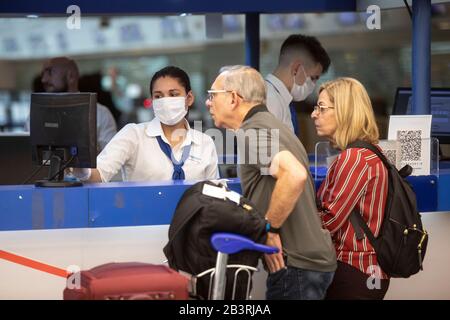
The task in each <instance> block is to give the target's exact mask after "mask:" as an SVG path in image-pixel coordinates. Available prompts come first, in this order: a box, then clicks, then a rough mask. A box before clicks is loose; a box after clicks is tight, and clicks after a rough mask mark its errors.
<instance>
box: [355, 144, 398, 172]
mask: <svg viewBox="0 0 450 320" xmlns="http://www.w3.org/2000/svg"><path fill="white" fill-rule="evenodd" d="M350 148H364V149H368V150H370V151H372V152H373V153H375V154H376V155H377V157H378V158H380V160H381V161H382V162H383V164H384V166H385V167H386V168H388V169H389V168H390V166H391V163H390V162H389V160H388V159H387V158H386V156H385V155H384V154H383V152H381V151H380V150H379V149H378V148H377V147H375V146H374V145H373V144H371V143H369V142H366V141H362V140H356V141H354V142H352V143H350V144H349V145H348V146H347V149H350Z"/></svg>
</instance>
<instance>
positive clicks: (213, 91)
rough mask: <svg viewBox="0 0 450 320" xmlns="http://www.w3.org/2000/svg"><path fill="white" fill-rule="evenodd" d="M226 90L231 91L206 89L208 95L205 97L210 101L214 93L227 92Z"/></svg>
mask: <svg viewBox="0 0 450 320" xmlns="http://www.w3.org/2000/svg"><path fill="white" fill-rule="evenodd" d="M227 92H233V91H231V90H208V95H207V96H206V99H207V100H209V101H212V100H213V99H214V96H215V94H216V93H227Z"/></svg>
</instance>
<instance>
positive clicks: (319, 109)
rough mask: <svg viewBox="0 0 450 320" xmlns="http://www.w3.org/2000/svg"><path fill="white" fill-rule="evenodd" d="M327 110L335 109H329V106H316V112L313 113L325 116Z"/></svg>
mask: <svg viewBox="0 0 450 320" xmlns="http://www.w3.org/2000/svg"><path fill="white" fill-rule="evenodd" d="M327 109H334V107H328V106H314V111H313V112H317V113H319V114H324V113H325V112H326V111H327Z"/></svg>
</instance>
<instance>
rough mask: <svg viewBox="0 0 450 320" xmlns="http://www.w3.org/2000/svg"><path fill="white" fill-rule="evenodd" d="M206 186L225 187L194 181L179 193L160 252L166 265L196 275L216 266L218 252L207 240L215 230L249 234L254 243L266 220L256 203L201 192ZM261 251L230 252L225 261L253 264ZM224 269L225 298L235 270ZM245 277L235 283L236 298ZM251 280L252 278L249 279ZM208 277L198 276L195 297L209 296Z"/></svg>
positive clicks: (262, 236) (264, 235) (240, 296)
mask: <svg viewBox="0 0 450 320" xmlns="http://www.w3.org/2000/svg"><path fill="white" fill-rule="evenodd" d="M205 185H211V186H214V187H222V188H223V189H224V190H228V189H227V188H226V187H224V186H221V185H220V184H219V185H218V184H215V183H213V182H211V181H202V182H197V183H196V184H194V185H193V186H191V187H189V188H188V189H187V190H186V191H185V192H184V193H183V195H182V197H181V199H180V201H179V202H178V205H177V207H176V209H175V213H174V215H173V218H172V222H171V224H170V227H169V242H168V243H167V244H166V246H165V247H164V249H163V251H164V254H165V255H166V257H167V259H168V262H169V266H170V267H171V268H172V269H175V270H177V271H178V270H182V271H184V272H188V273H190V274H192V275H197V274H199V273H201V272H203V271H205V270H207V269H210V268H213V267H215V265H216V258H217V252H216V251H215V250H214V249H213V247H212V245H211V242H210V239H211V235H212V234H213V233H215V232H231V233H236V234H240V235H242V236H245V237H248V238H250V239H251V240H253V241H255V242H257V243H265V242H266V239H267V232H266V221H265V219H264V217H263V215H262V214H260V213H259V212H258V210H257V209H256V207H255V205H254V204H252V203H251V202H250V201H249V200H247V199H246V198H244V197H240V199H239V204H237V203H235V202H233V201H231V200H230V199H228V198H215V197H211V196H208V195H205V194H203V188H204V186H205ZM261 256H262V253H260V252H256V251H249V250H244V251H241V252H239V253H236V254H232V255H230V256H229V258H228V264H234V265H236V264H240V265H247V266H252V267H256V266H257V265H258V259H259V258H260V257H261ZM235 271H236V270H233V269H229V270H228V271H227V279H228V280H229V281H227V283H226V291H225V299H231V298H232V292H233V280H234V272H235ZM248 280H249V279H248V276H247V275H246V273H245V272H241V273H240V274H239V277H238V281H237V286H236V295H235V299H237V300H242V299H245V298H246V294H247V283H248ZM250 280H251V279H250ZM209 287H210V277H209V275H208V276H206V277H202V278H199V279H197V283H196V298H200V299H207V298H208V296H209Z"/></svg>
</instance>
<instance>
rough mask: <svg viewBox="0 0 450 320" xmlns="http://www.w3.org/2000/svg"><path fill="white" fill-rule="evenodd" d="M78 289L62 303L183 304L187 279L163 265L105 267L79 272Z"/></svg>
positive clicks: (114, 265)
mask: <svg viewBox="0 0 450 320" xmlns="http://www.w3.org/2000/svg"><path fill="white" fill-rule="evenodd" d="M80 275H81V279H80V280H81V281H80V284H81V285H80V288H78V289H77V288H75V289H69V288H65V289H64V294H63V296H64V300H186V299H188V298H189V292H188V281H189V280H188V279H187V278H186V277H184V276H182V275H181V274H179V273H178V272H176V271H174V270H172V269H170V268H169V267H167V266H164V265H153V264H148V263H139V262H124V263H108V264H104V265H100V266H97V267H95V268H92V269H90V270H87V271H81V273H80Z"/></svg>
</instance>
